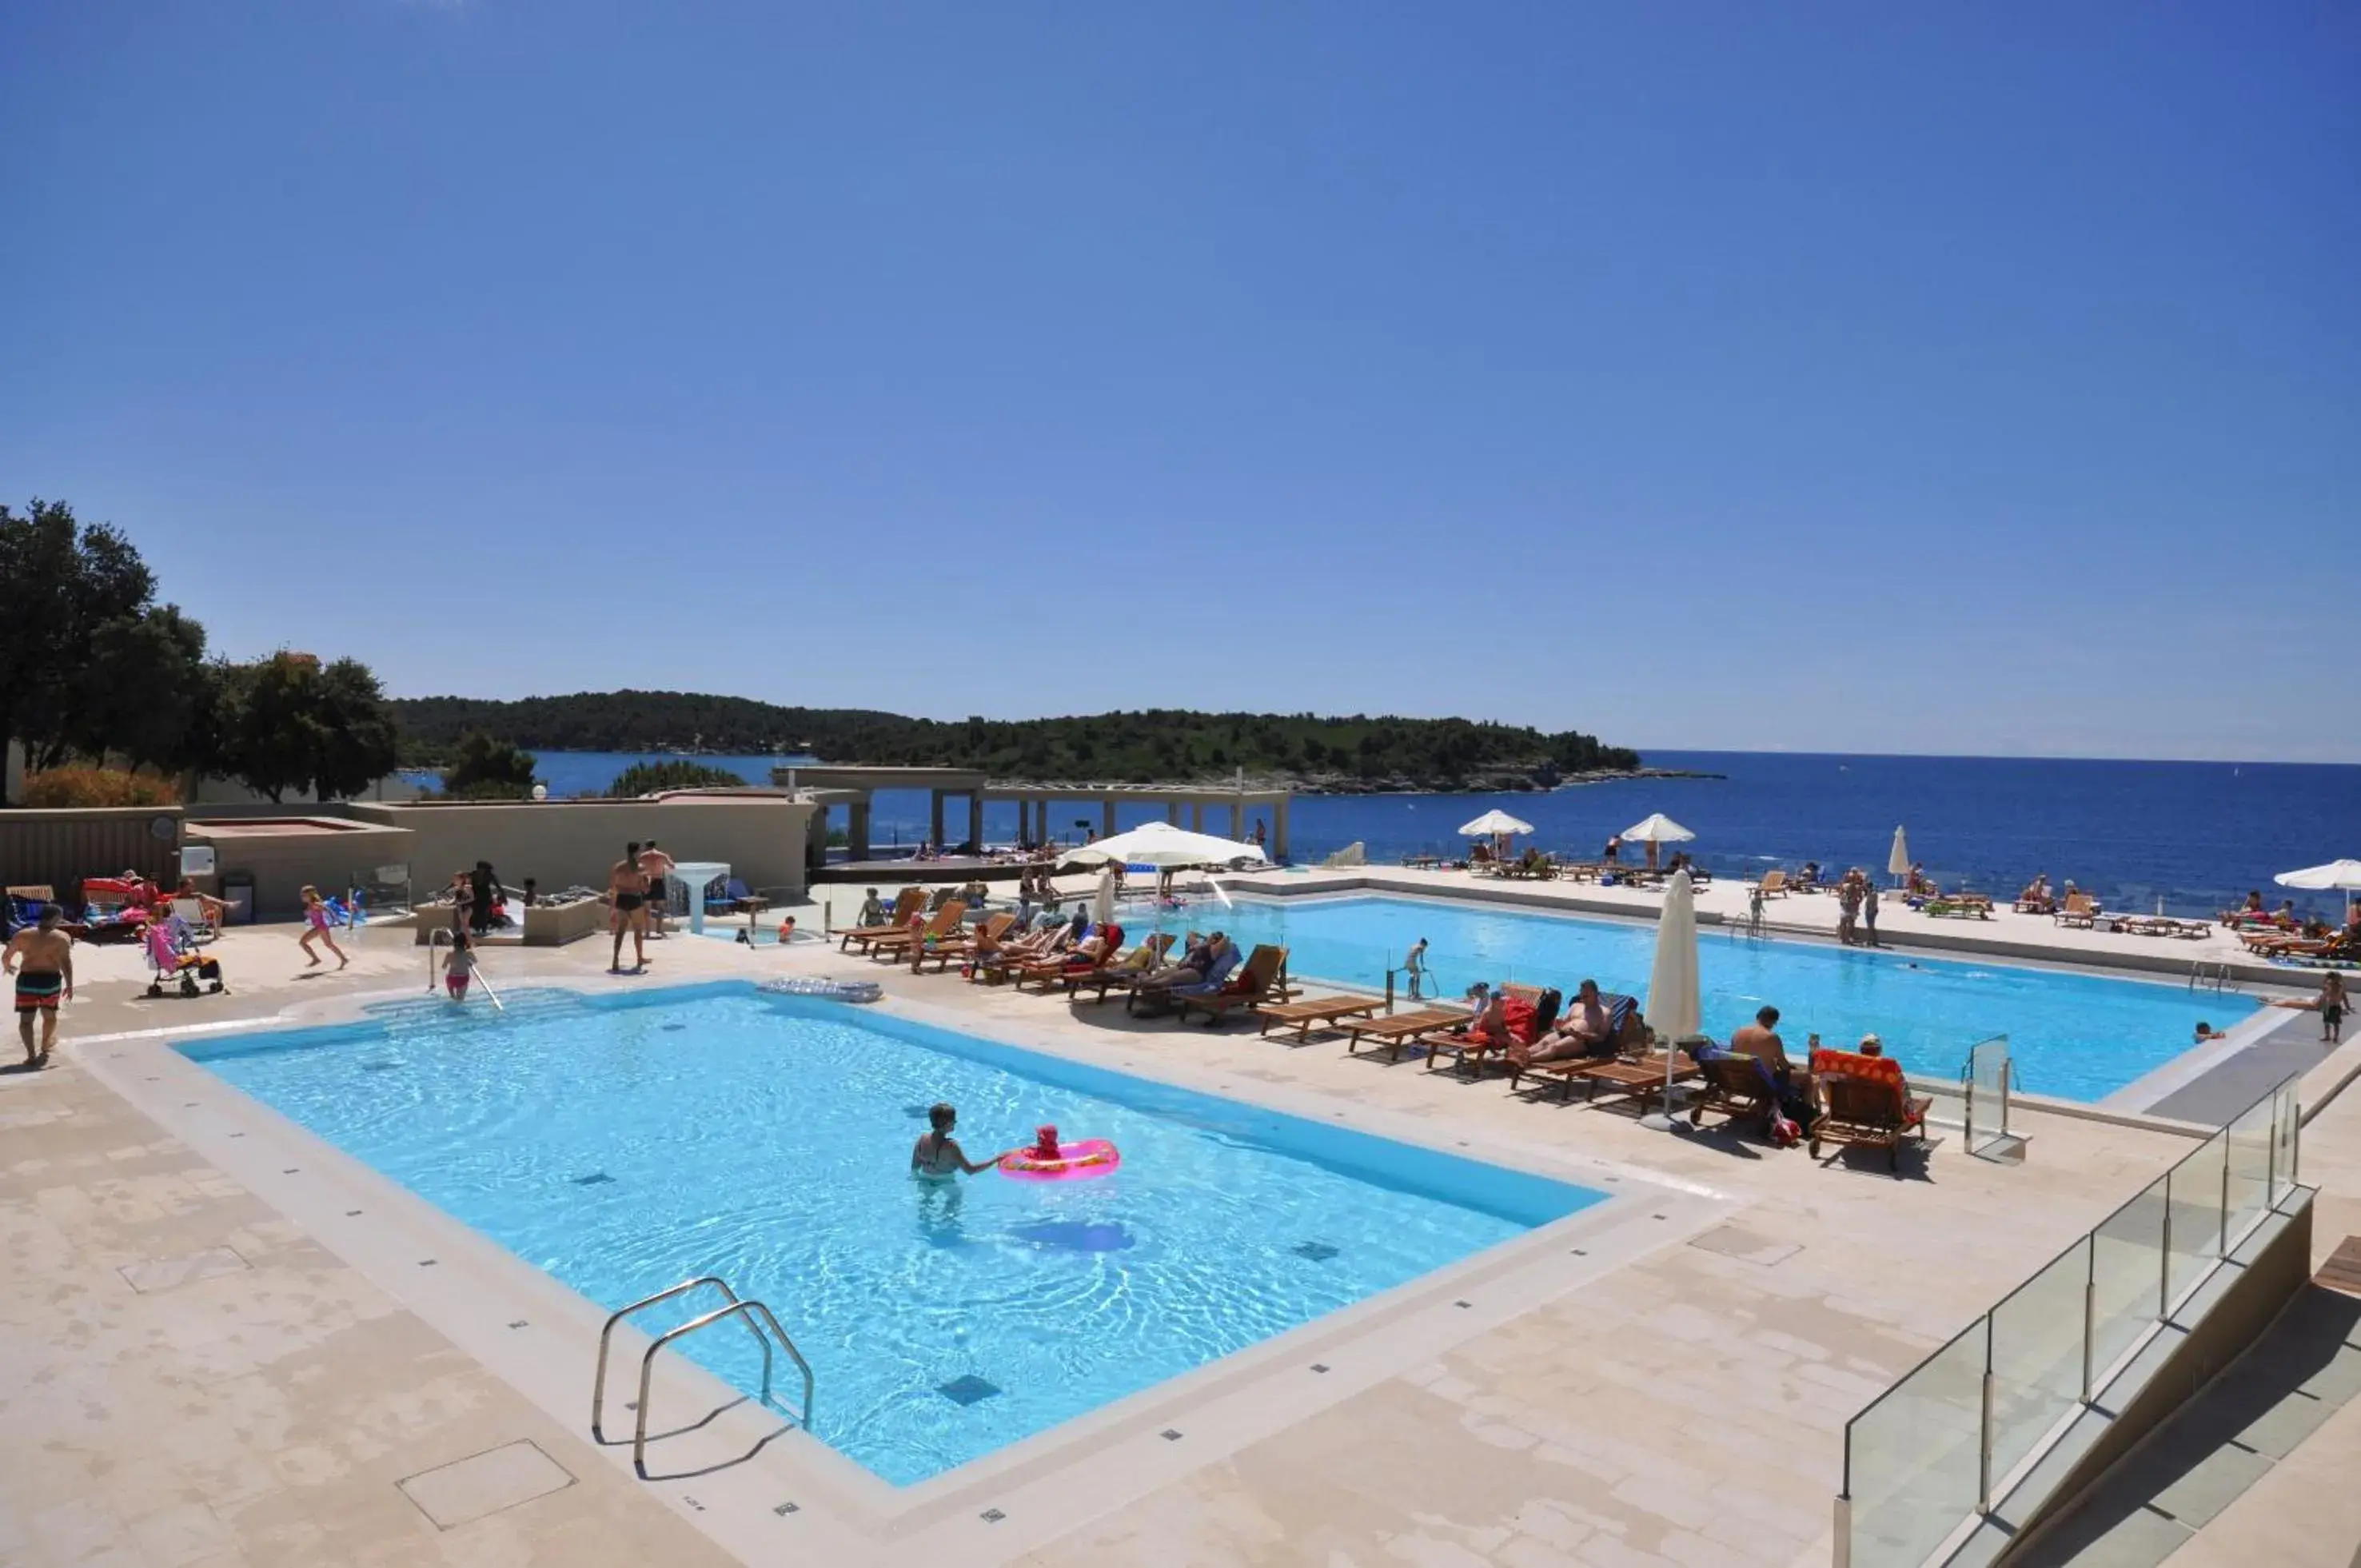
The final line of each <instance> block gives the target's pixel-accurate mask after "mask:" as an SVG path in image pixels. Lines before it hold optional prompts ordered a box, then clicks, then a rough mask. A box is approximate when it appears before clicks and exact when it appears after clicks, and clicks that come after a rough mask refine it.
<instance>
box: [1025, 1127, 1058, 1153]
mask: <svg viewBox="0 0 2361 1568" xmlns="http://www.w3.org/2000/svg"><path fill="white" fill-rule="evenodd" d="M1025 1153H1026V1156H1027V1157H1028V1158H1031V1159H1057V1158H1060V1155H1059V1153H1058V1127H1057V1124H1056V1123H1054V1122H1044V1123H1043V1124H1041V1125H1039V1126H1038V1127H1036V1128H1034V1129H1033V1146H1032V1147H1031V1148H1029V1149H1027V1150H1026V1151H1025Z"/></svg>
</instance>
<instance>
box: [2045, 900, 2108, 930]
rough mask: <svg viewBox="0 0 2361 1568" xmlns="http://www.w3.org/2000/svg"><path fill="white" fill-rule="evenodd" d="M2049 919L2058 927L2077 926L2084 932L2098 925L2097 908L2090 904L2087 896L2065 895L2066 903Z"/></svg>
mask: <svg viewBox="0 0 2361 1568" xmlns="http://www.w3.org/2000/svg"><path fill="white" fill-rule="evenodd" d="M2050 918H2051V919H2052V920H2055V921H2056V922H2057V923H2058V924H2059V925H2060V926H2079V927H2081V928H2082V929H2083V930H2085V931H2089V930H2093V929H2095V928H2096V927H2097V926H2098V924H2099V906H2098V905H2095V904H2092V902H2091V896H2090V894H2084V893H2070V894H2067V895H2066V902H2065V903H2064V904H2062V905H2059V907H2058V913H2056V914H2055V915H2052V916H2050Z"/></svg>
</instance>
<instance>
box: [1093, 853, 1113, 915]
mask: <svg viewBox="0 0 2361 1568" xmlns="http://www.w3.org/2000/svg"><path fill="white" fill-rule="evenodd" d="M1091 924H1092V925H1093V926H1112V925H1114V924H1115V862H1114V861H1108V862H1107V863H1106V864H1105V866H1104V867H1102V868H1101V869H1100V872H1099V886H1098V892H1096V893H1095V894H1092V896H1091Z"/></svg>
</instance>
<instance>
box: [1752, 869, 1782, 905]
mask: <svg viewBox="0 0 2361 1568" xmlns="http://www.w3.org/2000/svg"><path fill="white" fill-rule="evenodd" d="M1752 891H1753V892H1755V893H1759V894H1762V895H1763V897H1765V898H1784V897H1786V896H1787V873H1786V872H1785V871H1784V869H1782V868H1781V867H1778V866H1773V867H1772V868H1771V869H1770V870H1769V871H1767V872H1763V880H1762V881H1761V882H1758V883H1755V884H1754V886H1753V888H1752Z"/></svg>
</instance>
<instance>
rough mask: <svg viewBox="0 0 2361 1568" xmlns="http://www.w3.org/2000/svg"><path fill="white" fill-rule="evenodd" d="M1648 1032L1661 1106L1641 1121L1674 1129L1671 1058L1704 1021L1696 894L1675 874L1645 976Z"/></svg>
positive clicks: (1667, 888)
mask: <svg viewBox="0 0 2361 1568" xmlns="http://www.w3.org/2000/svg"><path fill="white" fill-rule="evenodd" d="M1647 1016H1648V1026H1649V1027H1650V1028H1652V1029H1653V1030H1654V1031H1655V1032H1656V1040H1657V1043H1658V1045H1659V1046H1660V1047H1662V1049H1663V1050H1664V1110H1663V1111H1662V1113H1660V1114H1658V1115H1655V1116H1650V1117H1648V1118H1646V1119H1645V1121H1646V1124H1647V1125H1649V1126H1652V1127H1654V1128H1656V1129H1657V1130H1659V1131H1664V1130H1666V1129H1669V1128H1670V1127H1671V1126H1672V1124H1673V1058H1674V1057H1675V1056H1676V1055H1677V1054H1678V1053H1679V1048H1680V1042H1681V1041H1683V1040H1685V1039H1687V1038H1688V1037H1690V1036H1693V1035H1695V1034H1696V1033H1697V1027H1698V1025H1700V1024H1701V1023H1702V1022H1703V1020H1704V1016H1705V1007H1704V1004H1703V1003H1701V1002H1700V1001H1699V999H1698V996H1697V893H1696V890H1695V889H1694V888H1692V887H1691V886H1690V885H1689V873H1688V872H1674V873H1673V879H1672V881H1671V882H1669V883H1665V884H1664V917H1663V918H1662V919H1660V920H1658V921H1657V923H1656V962H1655V967H1654V968H1653V969H1652V970H1649V971H1648V1014H1647Z"/></svg>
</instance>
